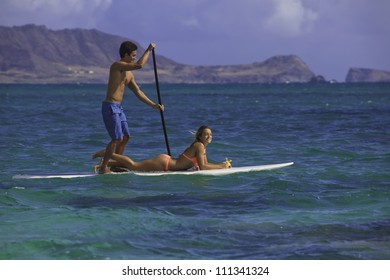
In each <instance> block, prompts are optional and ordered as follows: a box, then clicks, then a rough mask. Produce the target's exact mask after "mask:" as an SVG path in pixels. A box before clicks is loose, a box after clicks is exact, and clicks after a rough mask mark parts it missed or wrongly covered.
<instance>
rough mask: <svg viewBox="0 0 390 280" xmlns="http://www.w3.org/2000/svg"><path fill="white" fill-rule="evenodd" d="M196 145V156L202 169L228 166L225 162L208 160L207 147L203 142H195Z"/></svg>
mask: <svg viewBox="0 0 390 280" xmlns="http://www.w3.org/2000/svg"><path fill="white" fill-rule="evenodd" d="M194 146H195V148H196V158H197V160H198V164H199V168H200V170H209V169H223V168H228V166H227V165H226V164H225V163H217V164H215V163H209V162H208V161H207V156H206V149H205V147H204V145H203V144H202V143H199V142H198V143H195V144H194Z"/></svg>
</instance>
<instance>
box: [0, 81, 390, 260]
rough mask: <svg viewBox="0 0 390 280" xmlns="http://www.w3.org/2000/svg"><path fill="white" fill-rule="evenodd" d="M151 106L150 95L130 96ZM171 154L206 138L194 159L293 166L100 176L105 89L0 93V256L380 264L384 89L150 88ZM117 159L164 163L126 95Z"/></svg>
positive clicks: (142, 112) (388, 203)
mask: <svg viewBox="0 0 390 280" xmlns="http://www.w3.org/2000/svg"><path fill="white" fill-rule="evenodd" d="M142 89H143V90H144V91H145V93H146V94H147V95H148V96H149V97H151V98H152V99H154V100H156V99H157V98H156V91H155V88H154V86H153V85H145V86H143V87H142ZM161 94H162V100H163V103H164V104H165V106H166V111H165V121H166V125H167V130H168V136H169V142H170V147H171V151H172V154H173V156H178V155H179V154H180V153H181V152H182V151H183V150H184V148H185V147H186V146H187V145H188V144H189V143H191V141H192V137H193V136H192V135H191V134H190V133H189V130H196V129H197V128H198V127H199V126H201V125H204V124H207V125H209V126H210V127H211V128H212V130H213V143H211V144H210V145H209V146H208V151H207V152H208V159H209V161H211V162H222V161H224V159H225V157H229V158H230V159H232V160H233V162H232V163H233V165H234V166H245V165H261V164H272V163H282V162H288V161H294V162H295V164H294V165H293V166H290V167H286V168H283V169H280V170H274V171H264V172H254V173H243V174H235V175H230V176H222V177H207V176H168V177H139V176H135V175H115V176H111V175H104V176H96V177H91V178H75V179H44V180H40V179H37V180H14V179H12V176H14V175H16V174H39V173H77V172H86V171H89V170H91V167H92V165H93V164H94V163H95V161H93V160H92V159H91V155H92V153H94V152H95V151H97V150H99V149H102V148H103V147H105V145H106V144H107V142H108V141H109V137H108V134H107V133H106V131H105V128H104V125H103V122H102V119H101V113H100V106H101V101H102V100H103V99H104V96H105V85H0V98H1V102H0V117H1V118H0V119H1V126H0V129H1V138H0V148H1V153H0V162H1V163H0V164H1V172H0V231H1V234H0V259H28V260H30V259H44V260H46V259H103V260H104V259H282V260H284V259H390V84H324V85H309V84H287V85H161ZM123 106H124V108H125V109H126V112H127V115H128V119H129V126H130V130H131V132H132V139H131V141H130V142H129V144H128V147H127V150H126V152H125V153H126V154H127V155H130V156H131V157H132V158H133V159H135V160H142V159H145V158H149V157H152V156H154V155H157V154H160V153H165V152H166V148H165V141H164V137H163V131H162V127H161V120H160V115H159V113H158V112H157V111H155V110H153V109H151V108H150V107H147V106H145V105H144V104H143V103H141V102H139V101H138V100H137V99H136V97H135V96H134V95H132V94H131V92H130V91H127V92H126V94H125V98H124V104H123Z"/></svg>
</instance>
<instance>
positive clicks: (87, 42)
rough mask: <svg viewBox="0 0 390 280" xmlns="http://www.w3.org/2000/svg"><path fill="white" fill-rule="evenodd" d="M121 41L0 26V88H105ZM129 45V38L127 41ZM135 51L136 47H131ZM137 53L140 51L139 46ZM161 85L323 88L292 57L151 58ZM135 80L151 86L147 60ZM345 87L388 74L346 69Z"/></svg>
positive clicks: (92, 32)
mask: <svg viewBox="0 0 390 280" xmlns="http://www.w3.org/2000/svg"><path fill="white" fill-rule="evenodd" d="M129 39H130V38H124V37H120V36H115V35H111V34H107V33H104V32H101V31H98V30H96V29H88V30H87V29H63V30H58V31H54V30H50V29H48V28H46V27H45V26H37V25H33V24H29V25H24V26H16V27H4V26H0V83H106V82H107V77H108V68H109V67H110V65H111V63H112V62H113V61H115V60H118V59H119V57H118V54H117V52H118V47H119V45H120V43H121V42H122V41H124V40H129ZM130 40H131V39H130ZM137 45H138V46H139V44H137ZM139 50H140V52H143V51H144V49H143V48H142V47H141V46H139ZM157 61H158V69H159V80H160V82H161V83H189V84H191V83H193V84H206V83H225V84H226V83H267V84H274V83H276V84H280V83H308V82H310V83H327V82H334V81H327V80H326V79H325V78H324V77H323V76H322V75H316V74H315V73H314V72H313V71H312V70H311V69H310V68H309V67H308V65H307V64H306V63H305V62H304V61H303V60H302V59H300V58H299V57H298V56H296V55H279V56H274V57H271V58H269V59H267V60H265V61H263V62H256V63H252V64H241V65H220V66H193V65H185V64H180V63H177V62H175V61H173V60H171V59H169V58H166V57H164V56H157ZM136 77H137V81H138V82H140V83H153V82H154V74H153V65H152V62H151V60H149V62H148V65H146V66H145V68H144V69H143V70H142V71H139V72H137V75H136ZM346 82H390V72H387V71H381V70H375V69H364V68H351V69H350V70H349V72H348V74H347V76H346Z"/></svg>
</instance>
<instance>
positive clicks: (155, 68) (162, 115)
mask: <svg viewBox="0 0 390 280" xmlns="http://www.w3.org/2000/svg"><path fill="white" fill-rule="evenodd" d="M152 55H153V66H154V78H155V80H156V88H157V96H158V103H159V104H160V105H162V102H161V95H160V86H159V83H158V75H157V64H156V55H155V54H154V49H153V50H152ZM160 115H161V122H162V126H163V130H164V136H165V144H166V145H167V151H168V155H171V150H170V149H169V142H168V134H167V129H166V127H165V120H164V112H163V111H161V110H160Z"/></svg>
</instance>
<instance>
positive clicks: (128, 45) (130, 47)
mask: <svg viewBox="0 0 390 280" xmlns="http://www.w3.org/2000/svg"><path fill="white" fill-rule="evenodd" d="M137 49H138V47H137V45H136V44H134V43H133V42H130V41H125V42H123V43H122V44H121V46H120V48H119V55H120V56H121V58H124V57H125V54H128V55H130V54H131V52H132V51H136V50H137Z"/></svg>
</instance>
